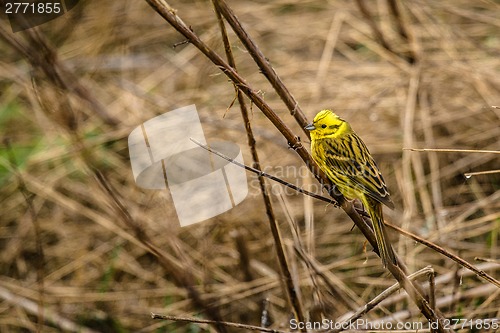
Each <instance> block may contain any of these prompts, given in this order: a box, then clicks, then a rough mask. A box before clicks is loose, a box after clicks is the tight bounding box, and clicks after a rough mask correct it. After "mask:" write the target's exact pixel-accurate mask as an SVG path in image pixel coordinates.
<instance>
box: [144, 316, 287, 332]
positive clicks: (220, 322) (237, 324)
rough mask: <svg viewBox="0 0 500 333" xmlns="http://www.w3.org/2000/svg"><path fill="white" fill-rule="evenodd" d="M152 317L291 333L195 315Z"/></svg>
mask: <svg viewBox="0 0 500 333" xmlns="http://www.w3.org/2000/svg"><path fill="white" fill-rule="evenodd" d="M151 318H153V319H163V320H172V321H182V322H186V323H196V324H212V325H213V324H217V325H223V326H226V327H235V328H241V329H247V330H250V331H260V332H266V333H290V332H289V331H282V330H275V329H271V328H265V327H260V326H254V325H245V324H240V323H232V322H228V321H217V322H216V321H214V320H207V319H199V318H193V317H177V316H169V315H160V314H156V313H151Z"/></svg>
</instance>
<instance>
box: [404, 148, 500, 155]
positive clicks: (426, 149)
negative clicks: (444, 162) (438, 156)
mask: <svg viewBox="0 0 500 333" xmlns="http://www.w3.org/2000/svg"><path fill="white" fill-rule="evenodd" d="M403 150H409V151H419V152H430V151H435V152H438V153H482V154H500V151H499V150H481V149H478V150H475V149H451V148H450V149H447V148H444V149H443V148H403Z"/></svg>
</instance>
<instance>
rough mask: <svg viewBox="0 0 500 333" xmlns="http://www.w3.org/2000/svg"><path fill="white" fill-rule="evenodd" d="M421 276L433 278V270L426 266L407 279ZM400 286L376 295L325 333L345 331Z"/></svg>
mask: <svg viewBox="0 0 500 333" xmlns="http://www.w3.org/2000/svg"><path fill="white" fill-rule="evenodd" d="M422 275H427V276H429V277H430V276H434V270H433V269H432V268H431V267H430V266H428V267H424V268H422V269H421V270H419V271H417V272H415V273H413V274H411V275H409V276H408V279H410V280H414V279H416V278H418V277H420V276H422ZM400 289H401V286H400V285H399V283H395V284H393V285H392V286H390V287H389V288H387V289H386V290H384V291H382V292H381V293H380V294H378V295H377V296H376V297H375V298H373V299H372V300H371V301H369V302H367V303H366V304H365V305H364V306H362V307H361V308H359V309H358V310H357V311H356V312H354V314H353V315H352V316H350V317H349V318H348V319H346V320H344V321H343V322H341V323H340V324H338V325H336V326H338V327H339V328H337V329H333V330H329V331H327V332H328V333H339V332H342V331H345V330H346V329H347V328H349V323H353V322H356V320H358V319H359V318H361V317H362V316H363V315H365V314H367V313H368V312H370V311H371V310H372V309H374V308H375V307H376V306H377V305H379V304H380V303H381V302H382V301H383V300H385V299H387V298H388V297H389V296H391V295H392V294H394V293H395V292H396V291H398V290H400Z"/></svg>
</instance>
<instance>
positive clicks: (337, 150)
mask: <svg viewBox="0 0 500 333" xmlns="http://www.w3.org/2000/svg"><path fill="white" fill-rule="evenodd" d="M305 129H307V130H309V131H311V151H312V156H313V159H314V160H315V161H316V163H317V164H318V165H319V166H320V168H321V169H322V170H323V172H324V173H325V174H326V175H327V176H328V178H329V179H330V180H331V181H332V182H333V183H334V184H335V185H336V186H337V188H338V189H339V191H340V192H341V193H342V195H344V197H345V198H346V199H348V200H353V199H355V198H358V199H359V200H361V202H362V203H363V206H364V207H365V209H366V210H367V211H368V214H369V215H370V217H371V219H372V222H373V230H374V231H375V238H376V239H377V245H378V248H379V252H380V258H381V259H382V263H383V265H384V267H385V266H387V263H388V262H389V261H390V262H392V263H393V264H396V256H395V255H394V251H393V249H392V247H391V245H390V243H389V242H388V237H387V233H386V231H385V226H384V216H383V214H382V204H385V205H386V206H387V207H389V208H391V209H394V203H393V202H392V200H391V198H390V196H389V192H388V191H387V186H386V185H385V182H384V178H382V174H381V173H380V171H379V169H378V167H377V164H375V161H374V160H373V157H372V156H371V155H370V152H369V151H368V148H366V145H365V144H364V142H363V141H362V140H361V138H360V137H359V136H358V135H357V134H356V133H355V132H354V131H353V130H352V128H351V125H349V123H348V122H347V121H345V120H344V119H342V118H340V117H339V116H337V115H336V114H335V113H333V112H332V111H330V110H322V111H320V112H319V113H318V114H317V115H316V117H314V121H313V123H312V124H309V125H307V126H306V127H305Z"/></svg>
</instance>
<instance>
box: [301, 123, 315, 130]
mask: <svg viewBox="0 0 500 333" xmlns="http://www.w3.org/2000/svg"><path fill="white" fill-rule="evenodd" d="M304 129H306V130H308V131H312V130H315V129H316V127H314V124H312V123H311V124H309V125H307V126H306V127H304Z"/></svg>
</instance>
